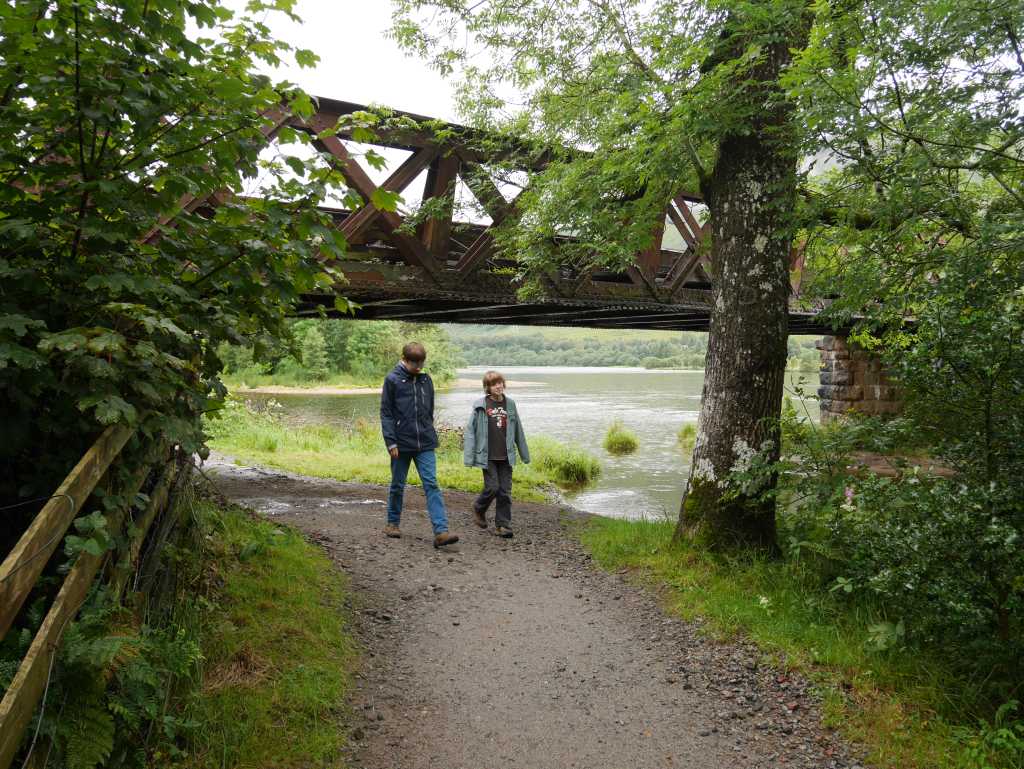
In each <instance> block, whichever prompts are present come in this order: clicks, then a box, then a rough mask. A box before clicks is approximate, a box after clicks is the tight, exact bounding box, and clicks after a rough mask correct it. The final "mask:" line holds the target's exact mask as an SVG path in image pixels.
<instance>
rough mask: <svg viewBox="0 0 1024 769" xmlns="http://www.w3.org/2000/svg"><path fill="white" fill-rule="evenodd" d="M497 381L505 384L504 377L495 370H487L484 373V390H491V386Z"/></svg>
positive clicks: (486, 391)
mask: <svg viewBox="0 0 1024 769" xmlns="http://www.w3.org/2000/svg"><path fill="white" fill-rule="evenodd" d="M498 382H501V383H502V384H505V377H503V376H502V375H501V374H500V373H499V372H497V371H488V372H487V373H486V374H484V392H485V393H489V392H490V391H491V386H492V385H495V384H497V383H498Z"/></svg>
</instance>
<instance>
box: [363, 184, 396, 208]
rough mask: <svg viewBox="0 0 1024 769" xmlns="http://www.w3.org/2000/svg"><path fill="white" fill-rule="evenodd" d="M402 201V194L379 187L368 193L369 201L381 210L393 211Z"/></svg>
mask: <svg viewBox="0 0 1024 769" xmlns="http://www.w3.org/2000/svg"><path fill="white" fill-rule="evenodd" d="M401 201H402V196H401V195H399V194H398V193H397V192H391V191H390V190H385V189H381V188H380V187H378V188H377V189H375V190H374V191H373V192H372V193H371V194H370V203H371V204H373V206H374V207H375V208H378V209H380V210H381V211H394V210H395V209H396V208H398V204H399V203H400V202H401Z"/></svg>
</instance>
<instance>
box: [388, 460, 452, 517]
mask: <svg viewBox="0 0 1024 769" xmlns="http://www.w3.org/2000/svg"><path fill="white" fill-rule="evenodd" d="M410 462H415V463H416V472H417V473H419V474H420V480H421V481H422V482H423V491H424V492H425V493H426V495H427V514H428V515H429V516H430V524H431V525H432V526H433V527H434V534H435V535H437V534H443V533H444V532H446V531H448V513H447V512H445V509H444V500H443V499H442V498H441V489H440V488H438V485H437V457H436V456H435V455H434V450H433V449H431V450H430V451H419V452H417V451H402V452H399V454H398V459H394V458H392V460H391V489H390V491H389V492H388V523H390V524H392V525H394V526H398V524H399V522H400V521H401V519H402V496H403V495H404V493H405V479H406V477H407V476H408V475H409V463H410Z"/></svg>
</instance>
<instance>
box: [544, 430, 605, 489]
mask: <svg viewBox="0 0 1024 769" xmlns="http://www.w3.org/2000/svg"><path fill="white" fill-rule="evenodd" d="M530 443H531V444H532V445H531V447H530V453H531V454H532V455H533V461H534V462H535V463H536V465H537V467H538V468H539V469H540V470H541V472H543V473H544V474H545V475H550V476H551V477H553V478H554V479H555V481H556V482H557V483H559V484H562V485H565V486H585V485H587V484H588V483H590V482H592V481H594V480H596V479H597V477H598V476H599V475H601V463H600V462H598V461H597V457H595V456H594V455H593V454H590V453H588V452H586V451H584V450H583V449H580V448H577V447H575V446H566V445H564V444H562V443H558V442H557V441H554V440H551V439H550V438H545V437H543V436H541V437H538V438H532V439H531V440H530Z"/></svg>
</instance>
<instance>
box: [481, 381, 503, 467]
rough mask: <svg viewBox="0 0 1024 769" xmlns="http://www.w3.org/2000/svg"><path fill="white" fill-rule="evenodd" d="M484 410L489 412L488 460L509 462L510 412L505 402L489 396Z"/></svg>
mask: <svg viewBox="0 0 1024 769" xmlns="http://www.w3.org/2000/svg"><path fill="white" fill-rule="evenodd" d="M484 408H485V409H486V411H487V459H488V460H495V461H496V460H504V461H506V462H507V461H508V444H507V443H506V442H505V436H506V435H507V434H508V411H507V410H506V408H505V400H504V399H502V400H500V401H496V400H494V398H492V397H491V396H489V395H488V396H487V398H486V399H485V400H484Z"/></svg>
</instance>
